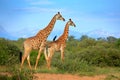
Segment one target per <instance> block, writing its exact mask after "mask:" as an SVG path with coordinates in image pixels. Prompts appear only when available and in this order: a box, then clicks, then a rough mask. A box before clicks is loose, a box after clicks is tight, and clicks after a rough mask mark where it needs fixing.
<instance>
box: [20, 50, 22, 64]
mask: <svg viewBox="0 0 120 80" xmlns="http://www.w3.org/2000/svg"><path fill="white" fill-rule="evenodd" d="M19 60H20V63H21V62H22V52H21V51H20V54H19Z"/></svg>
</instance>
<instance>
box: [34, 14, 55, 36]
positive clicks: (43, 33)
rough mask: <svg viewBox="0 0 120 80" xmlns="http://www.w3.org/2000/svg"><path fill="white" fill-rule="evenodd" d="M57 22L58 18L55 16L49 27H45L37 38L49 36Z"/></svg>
mask: <svg viewBox="0 0 120 80" xmlns="http://www.w3.org/2000/svg"><path fill="white" fill-rule="evenodd" d="M55 22H56V18H55V16H54V17H53V18H52V20H51V21H50V23H49V24H48V25H47V27H45V28H44V29H43V30H40V31H39V32H38V33H37V35H36V36H39V35H40V34H42V35H44V36H46V37H47V36H48V35H49V34H50V32H51V31H52V29H53V27H54V25H55Z"/></svg>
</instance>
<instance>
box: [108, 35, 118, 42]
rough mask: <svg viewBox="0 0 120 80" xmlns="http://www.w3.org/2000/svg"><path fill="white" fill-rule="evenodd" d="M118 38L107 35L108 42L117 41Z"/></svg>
mask: <svg viewBox="0 0 120 80" xmlns="http://www.w3.org/2000/svg"><path fill="white" fill-rule="evenodd" d="M116 40H117V39H116V38H115V37H113V36H109V37H107V41H108V42H115V41H116Z"/></svg>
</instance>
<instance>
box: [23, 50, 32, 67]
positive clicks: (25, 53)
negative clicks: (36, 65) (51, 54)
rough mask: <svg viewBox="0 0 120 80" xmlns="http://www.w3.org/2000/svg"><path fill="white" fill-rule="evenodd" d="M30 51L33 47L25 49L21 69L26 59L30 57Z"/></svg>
mask: <svg viewBox="0 0 120 80" xmlns="http://www.w3.org/2000/svg"><path fill="white" fill-rule="evenodd" d="M30 51H31V49H25V50H24V55H23V56H22V63H21V69H22V66H23V64H24V61H25V59H26V58H27V57H28V55H29V53H30Z"/></svg>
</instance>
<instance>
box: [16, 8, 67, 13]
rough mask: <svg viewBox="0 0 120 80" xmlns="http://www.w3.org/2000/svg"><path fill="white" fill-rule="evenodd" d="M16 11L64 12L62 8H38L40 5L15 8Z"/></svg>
mask: <svg viewBox="0 0 120 80" xmlns="http://www.w3.org/2000/svg"><path fill="white" fill-rule="evenodd" d="M15 10H18V11H27V12H40V13H41V12H58V11H59V12H65V11H66V10H65V9H63V8H40V7H27V8H17V9H15Z"/></svg>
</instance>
